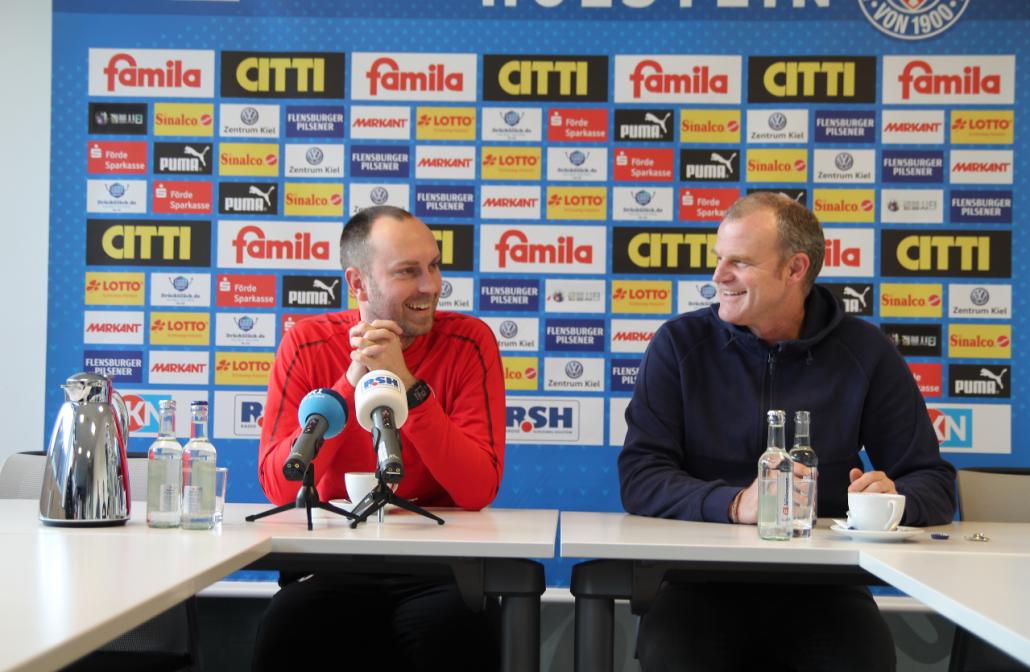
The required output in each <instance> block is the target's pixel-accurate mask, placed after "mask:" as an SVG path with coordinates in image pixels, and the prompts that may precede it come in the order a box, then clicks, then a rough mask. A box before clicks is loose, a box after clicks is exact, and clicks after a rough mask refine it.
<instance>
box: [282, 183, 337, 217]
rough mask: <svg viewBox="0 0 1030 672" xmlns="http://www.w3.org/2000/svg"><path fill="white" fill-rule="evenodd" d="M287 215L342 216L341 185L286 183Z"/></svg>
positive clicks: (285, 201)
mask: <svg viewBox="0 0 1030 672" xmlns="http://www.w3.org/2000/svg"><path fill="white" fill-rule="evenodd" d="M284 203H285V209H286V214H287V215H303V216H312V215H313V216H317V217H342V216H343V185H342V184H333V183H328V182H327V183H317V184H306V183H294V182H287V183H286V198H285V199H284Z"/></svg>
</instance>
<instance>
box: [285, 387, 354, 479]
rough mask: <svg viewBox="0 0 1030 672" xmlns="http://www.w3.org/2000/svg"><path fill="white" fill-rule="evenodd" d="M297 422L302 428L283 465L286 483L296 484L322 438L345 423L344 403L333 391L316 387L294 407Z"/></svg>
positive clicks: (328, 437) (328, 435) (340, 428)
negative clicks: (293, 482)
mask: <svg viewBox="0 0 1030 672" xmlns="http://www.w3.org/2000/svg"><path fill="white" fill-rule="evenodd" d="M297 421H298V422H299V423H300V425H301V427H303V428H304V429H303V430H302V431H301V433H300V435H299V436H297V439H296V440H295V441H294V442H293V448H291V449H290V456H289V457H287V458H286V463H285V464H283V476H285V477H286V480H288V481H300V480H303V478H304V472H305V471H307V470H308V465H309V464H311V460H313V459H315V456H316V455H318V449H319V448H321V447H322V443H323V442H324V441H325V440H326V439H331V438H333V437H334V436H336V435H337V434H339V433H340V432H342V431H343V427H344V425H346V424H347V401H346V400H345V399H344V398H343V397H342V396H340V394H339V393H338V392H336V391H335V390H331V389H329V388H325V387H320V388H318V389H317V390H312V391H310V392H308V393H307V394H306V395H304V398H303V399H301V400H300V406H298V407H297Z"/></svg>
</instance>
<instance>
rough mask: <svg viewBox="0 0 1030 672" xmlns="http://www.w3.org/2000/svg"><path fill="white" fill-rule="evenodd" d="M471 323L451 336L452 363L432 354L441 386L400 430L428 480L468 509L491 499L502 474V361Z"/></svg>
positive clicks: (489, 338) (489, 337) (486, 334)
mask: <svg viewBox="0 0 1030 672" xmlns="http://www.w3.org/2000/svg"><path fill="white" fill-rule="evenodd" d="M474 324H475V328H474V329H473V330H472V331H471V332H470V333H469V335H468V336H457V335H453V336H450V338H451V339H454V340H456V341H457V342H458V343H460V344H461V345H462V347H458V348H455V350H454V356H453V358H444V357H441V356H440V354H439V353H437V354H436V356H435V357H434V360H435V361H434V363H433V366H434V367H439V368H440V369H443V370H444V371H445V372H446V373H445V376H446V379H445V381H441V382H442V383H445V385H443V384H442V385H440V387H441V389H436V388H434V389H433V395H431V396H430V398H429V399H427V400H426V401H425V402H423V403H422V404H421V405H419V406H418V407H417V408H414V409H412V410H411V412H410V414H409V415H408V420H407V422H405V423H404V427H403V428H402V429H401V435H402V437H403V439H404V442H405V444H406V445H410V446H412V447H413V448H414V449H415V450H416V451H418V454H419V456H420V457H421V458H422V461H423V463H424V464H425V466H426V468H427V469H428V471H429V473H430V474H432V476H433V479H434V480H436V482H437V483H439V484H440V485H441V486H442V487H443V489H444V490H445V491H446V492H447V494H448V495H450V497H451V498H452V499H453V500H454V503H455V504H457V505H458V506H460V507H462V508H463V509H468V510H478V509H481V508H483V507H485V506H488V505H489V504H490V503H491V502H492V501H493V500H494V498H495V497H496V496H497V491H498V490H499V489H500V487H501V475H502V473H503V471H504V436H505V422H504V414H505V404H504V375H503V373H502V367H501V357H500V353H499V351H498V349H497V341H496V340H495V339H494V335H493V332H492V331H490V328H489V327H487V326H486V325H485V324H483V323H482V322H479V321H478V320H476V321H475V323H474ZM427 382H428V383H429V384H430V387H433V383H432V382H431V381H428V380H427ZM444 387H446V389H443V388H444Z"/></svg>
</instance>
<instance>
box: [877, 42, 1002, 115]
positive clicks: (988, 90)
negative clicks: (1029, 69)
mask: <svg viewBox="0 0 1030 672" xmlns="http://www.w3.org/2000/svg"><path fill="white" fill-rule="evenodd" d="M1015 72H1016V57H1015V56H1014V55H1008V56H980V55H971V54H966V55H962V56H884V57H883V102H884V103H885V104H893V105H935V104H958V105H1012V104H1013V102H1014V100H1015V87H1016V82H1015Z"/></svg>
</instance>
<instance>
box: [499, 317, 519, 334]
mask: <svg viewBox="0 0 1030 672" xmlns="http://www.w3.org/2000/svg"><path fill="white" fill-rule="evenodd" d="M498 331H500V332H501V336H504V337H505V338H515V336H517V335H518V333H519V325H517V324H515V321H514V320H505V321H504V322H501V326H500V327H498Z"/></svg>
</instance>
